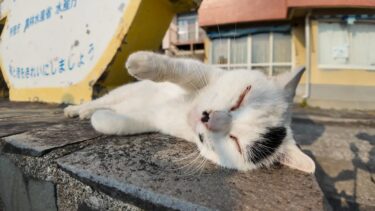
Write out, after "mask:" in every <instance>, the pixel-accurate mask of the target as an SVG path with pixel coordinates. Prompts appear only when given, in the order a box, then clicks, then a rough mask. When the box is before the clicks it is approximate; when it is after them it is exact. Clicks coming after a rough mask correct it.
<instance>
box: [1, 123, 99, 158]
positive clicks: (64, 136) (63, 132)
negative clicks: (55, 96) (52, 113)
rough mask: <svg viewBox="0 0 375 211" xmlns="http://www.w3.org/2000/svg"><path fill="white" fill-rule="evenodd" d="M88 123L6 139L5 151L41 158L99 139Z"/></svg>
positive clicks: (21, 134)
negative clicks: (69, 146) (59, 148)
mask: <svg viewBox="0 0 375 211" xmlns="http://www.w3.org/2000/svg"><path fill="white" fill-rule="evenodd" d="M98 136H99V134H98V133H96V132H95V131H94V130H93V129H92V127H91V124H90V123H89V122H88V121H81V122H79V121H76V120H75V121H69V122H65V123H63V124H55V125H50V126H48V127H41V128H36V129H31V130H29V131H27V132H23V133H20V134H16V135H11V136H7V137H4V138H3V140H4V141H5V143H6V145H5V149H4V150H5V151H6V152H13V153H15V152H16V153H19V154H25V155H30V156H41V155H43V154H45V153H47V152H49V151H51V150H52V149H54V148H58V147H63V146H66V145H68V144H73V143H77V142H81V141H85V140H89V139H93V138H96V137H98Z"/></svg>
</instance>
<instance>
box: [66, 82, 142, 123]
mask: <svg viewBox="0 0 375 211" xmlns="http://www.w3.org/2000/svg"><path fill="white" fill-rule="evenodd" d="M146 84H147V83H146ZM144 86H145V82H138V83H132V84H127V85H124V86H121V87H118V88H116V89H114V90H112V91H111V92H109V93H108V94H106V95H104V96H102V97H100V98H98V99H95V100H92V101H90V102H86V103H83V104H81V105H71V106H68V107H66V108H65V109H64V115H65V116H66V117H75V116H79V117H80V118H81V119H88V118H90V117H91V115H92V114H93V113H94V112H95V111H96V110H99V109H111V107H112V106H114V105H116V104H119V103H121V102H123V101H127V100H129V99H132V98H133V97H134V95H135V93H138V92H140V91H141V90H143V89H144Z"/></svg>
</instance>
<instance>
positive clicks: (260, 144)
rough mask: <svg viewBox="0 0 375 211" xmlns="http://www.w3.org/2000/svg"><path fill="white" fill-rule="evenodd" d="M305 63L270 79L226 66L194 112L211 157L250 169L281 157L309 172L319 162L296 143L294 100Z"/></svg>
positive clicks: (199, 134) (201, 140)
mask: <svg viewBox="0 0 375 211" xmlns="http://www.w3.org/2000/svg"><path fill="white" fill-rule="evenodd" d="M303 72H304V68H299V69H297V70H296V71H293V72H288V73H285V74H283V75H280V76H278V77H274V78H268V77H267V76H265V75H264V74H263V73H261V72H258V71H248V70H234V71H225V72H223V73H222V74H220V75H219V76H218V77H217V79H215V80H214V81H213V82H211V83H210V84H208V86H207V87H205V88H204V89H203V90H201V92H200V94H199V95H198V96H197V98H196V101H195V103H194V108H193V109H192V110H191V111H190V113H189V123H190V125H191V127H192V128H193V130H194V132H195V134H196V143H197V145H198V148H199V150H200V153H201V155H202V156H204V157H205V158H207V159H209V160H211V161H213V162H215V163H217V164H219V165H221V166H224V167H227V168H234V169H238V170H249V169H254V168H257V167H261V166H270V165H272V164H274V163H276V162H279V163H282V164H284V165H287V166H289V167H291V168H295V169H298V170H301V171H304V172H309V173H312V172H314V171H315V164H314V162H313V161H312V159H311V158H310V157H308V156H307V155H305V154H304V153H303V152H302V151H301V150H300V149H299V148H298V147H297V145H296V142H295V140H294V138H293V133H292V130H291V128H290V119H291V116H290V115H291V112H290V110H291V108H290V107H291V103H292V100H293V97H294V95H295V89H296V87H297V84H298V82H299V80H300V78H301V75H302V74H303Z"/></svg>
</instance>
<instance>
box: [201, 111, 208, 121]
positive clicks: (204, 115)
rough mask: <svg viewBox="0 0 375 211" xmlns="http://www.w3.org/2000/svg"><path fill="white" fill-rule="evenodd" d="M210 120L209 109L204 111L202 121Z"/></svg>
mask: <svg viewBox="0 0 375 211" xmlns="http://www.w3.org/2000/svg"><path fill="white" fill-rule="evenodd" d="M208 120H210V114H209V113H208V112H207V111H203V113H202V118H201V121H202V122H203V123H206V122H208Z"/></svg>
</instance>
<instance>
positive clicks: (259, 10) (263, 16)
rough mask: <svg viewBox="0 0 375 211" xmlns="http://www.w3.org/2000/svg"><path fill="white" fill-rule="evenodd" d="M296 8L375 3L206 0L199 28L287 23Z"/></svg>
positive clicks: (374, 1) (371, 3) (373, 4)
mask: <svg viewBox="0 0 375 211" xmlns="http://www.w3.org/2000/svg"><path fill="white" fill-rule="evenodd" d="M293 8H375V0H314V1H312V0H203V2H202V4H201V6H200V8H199V11H198V14H199V16H198V17H199V25H200V26H202V27H207V26H216V25H223V24H231V23H244V22H260V21H273V20H284V19H287V18H288V11H289V10H290V9H293Z"/></svg>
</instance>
